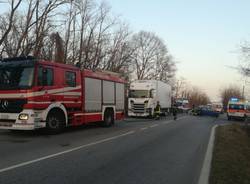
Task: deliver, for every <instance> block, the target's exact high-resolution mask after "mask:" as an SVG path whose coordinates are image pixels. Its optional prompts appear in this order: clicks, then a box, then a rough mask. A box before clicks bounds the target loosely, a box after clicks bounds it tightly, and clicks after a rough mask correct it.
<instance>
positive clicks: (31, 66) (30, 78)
mask: <svg viewBox="0 0 250 184" xmlns="http://www.w3.org/2000/svg"><path fill="white" fill-rule="evenodd" d="M124 84H125V81H124V80H123V79H121V78H120V77H118V76H117V75H113V74H108V73H104V72H93V71H90V70H80V69H79V68H77V67H75V66H72V65H67V64H60V63H54V62H48V61H44V60H39V59H35V58H33V57H25V58H9V59H4V60H2V61H0V129H11V130H34V129H38V128H47V130H48V131H50V132H53V133H54V132H55V133H57V132H60V131H61V130H62V129H63V128H64V127H67V126H77V125H82V124H87V123H91V122H102V124H103V125H105V126H111V125H112V124H114V120H119V119H122V118H123V117H124V94H125V93H124Z"/></svg>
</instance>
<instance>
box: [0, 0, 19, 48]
mask: <svg viewBox="0 0 250 184" xmlns="http://www.w3.org/2000/svg"><path fill="white" fill-rule="evenodd" d="M21 2H22V0H18V1H17V3H15V0H11V1H10V2H9V3H10V7H11V8H10V12H9V16H8V17H9V18H8V24H7V25H8V26H7V27H6V29H5V30H4V31H3V32H2V33H0V46H1V45H2V43H3V42H4V40H5V39H6V38H7V36H8V34H9V33H10V31H11V29H12V27H13V21H14V16H15V13H16V11H17V9H18V7H19V6H20V4H21Z"/></svg>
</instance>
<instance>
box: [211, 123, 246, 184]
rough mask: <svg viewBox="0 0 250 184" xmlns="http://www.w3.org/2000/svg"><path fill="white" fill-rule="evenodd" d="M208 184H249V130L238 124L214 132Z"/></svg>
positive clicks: (221, 127)
mask: <svg viewBox="0 0 250 184" xmlns="http://www.w3.org/2000/svg"><path fill="white" fill-rule="evenodd" d="M209 183H210V184H250V130H249V129H248V130H246V128H243V127H242V126H240V125H238V124H233V125H227V126H220V127H218V128H217V130H216V138H215V145H214V153H213V160H212V165H211V173H210V182H209Z"/></svg>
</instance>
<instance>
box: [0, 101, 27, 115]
mask: <svg viewBox="0 0 250 184" xmlns="http://www.w3.org/2000/svg"><path fill="white" fill-rule="evenodd" d="M26 103H27V100H25V99H19V100H15V99H0V113H20V112H21V111H22V110H23V106H24V104H26Z"/></svg>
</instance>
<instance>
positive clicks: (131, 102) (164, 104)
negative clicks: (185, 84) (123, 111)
mask: <svg viewBox="0 0 250 184" xmlns="http://www.w3.org/2000/svg"><path fill="white" fill-rule="evenodd" d="M157 101H159V102H160V105H161V113H162V114H165V113H167V112H169V110H170V108H171V87H170V86H169V85H168V84H166V83H163V82H161V81H157V80H137V81H134V82H132V83H131V85H130V89H129V98H128V116H134V117H152V116H153V115H154V112H155V107H156V105H157Z"/></svg>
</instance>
